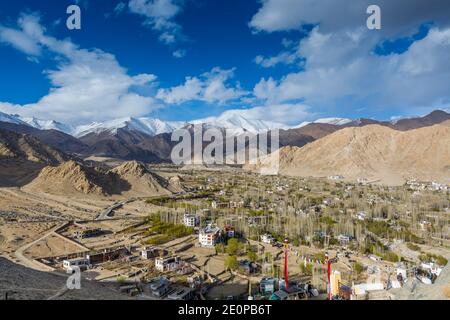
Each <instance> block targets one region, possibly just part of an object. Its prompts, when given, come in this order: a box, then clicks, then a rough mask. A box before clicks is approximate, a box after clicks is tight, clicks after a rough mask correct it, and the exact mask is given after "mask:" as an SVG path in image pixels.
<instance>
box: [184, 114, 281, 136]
mask: <svg viewBox="0 0 450 320" xmlns="http://www.w3.org/2000/svg"><path fill="white" fill-rule="evenodd" d="M190 123H191V124H201V123H203V124H204V125H205V126H206V127H207V128H218V129H226V130H227V132H228V133H230V134H231V135H240V134H243V133H244V132H251V133H255V134H257V133H263V132H267V131H270V130H273V129H288V128H289V127H288V126H286V125H285V124H282V123H277V122H271V121H264V120H255V119H247V118H245V117H243V116H241V115H239V114H236V113H224V114H222V115H221V116H219V117H217V118H215V117H210V118H205V119H199V120H194V121H190Z"/></svg>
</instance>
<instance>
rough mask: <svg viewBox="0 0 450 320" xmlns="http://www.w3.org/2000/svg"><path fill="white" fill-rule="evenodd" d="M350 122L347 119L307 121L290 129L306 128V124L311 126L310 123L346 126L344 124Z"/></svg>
mask: <svg viewBox="0 0 450 320" xmlns="http://www.w3.org/2000/svg"><path fill="white" fill-rule="evenodd" d="M352 121H353V120H351V119H347V118H321V119H317V120H315V121H312V122H307V121H305V122H302V123H300V124H299V125H298V126H295V127H292V128H301V127H304V126H306V125H308V124H311V123H325V124H333V125H336V126H343V125H346V124H348V123H350V122H352Z"/></svg>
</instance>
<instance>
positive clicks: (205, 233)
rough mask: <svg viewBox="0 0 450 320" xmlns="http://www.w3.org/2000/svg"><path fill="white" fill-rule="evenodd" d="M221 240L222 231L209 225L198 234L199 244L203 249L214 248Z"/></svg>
mask: <svg viewBox="0 0 450 320" xmlns="http://www.w3.org/2000/svg"><path fill="white" fill-rule="evenodd" d="M219 238H220V229H219V228H218V227H215V226H213V225H207V226H206V227H205V228H204V229H202V230H200V232H199V233H198V242H199V243H200V245H201V246H202V247H213V246H214V245H215V244H216V243H217V242H218V241H219Z"/></svg>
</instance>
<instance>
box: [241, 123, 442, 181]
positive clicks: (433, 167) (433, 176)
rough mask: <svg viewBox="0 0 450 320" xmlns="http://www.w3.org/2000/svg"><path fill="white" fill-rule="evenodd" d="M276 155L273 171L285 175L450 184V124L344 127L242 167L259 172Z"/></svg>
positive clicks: (284, 148) (282, 149)
mask: <svg viewBox="0 0 450 320" xmlns="http://www.w3.org/2000/svg"><path fill="white" fill-rule="evenodd" d="M278 156H279V159H280V162H279V163H280V171H279V172H280V174H286V175H293V176H316V177H322V176H329V175H342V176H344V177H345V178H347V179H357V178H367V179H369V180H380V181H382V182H384V183H388V184H402V183H403V182H404V181H405V180H407V179H412V178H416V179H423V180H436V181H441V182H444V183H450V125H449V122H444V123H441V124H439V125H434V126H431V127H424V128H420V129H415V130H410V131H404V132H403V131H397V130H393V129H390V128H388V127H384V126H380V125H369V126H364V127H352V128H345V129H342V130H339V131H337V132H335V133H333V134H330V135H328V136H326V137H324V138H322V139H320V140H317V141H315V142H313V143H310V144H308V145H306V146H304V147H302V148H297V147H283V148H281V149H279V150H278V151H276V152H274V153H272V154H271V155H269V156H268V157H267V158H266V159H263V160H262V161H261V163H260V164H259V165H257V166H252V167H247V168H248V169H250V170H254V171H261V169H264V168H266V167H267V164H268V163H270V162H269V161H270V160H271V161H273V160H274V159H276V157H278ZM272 163H273V162H272Z"/></svg>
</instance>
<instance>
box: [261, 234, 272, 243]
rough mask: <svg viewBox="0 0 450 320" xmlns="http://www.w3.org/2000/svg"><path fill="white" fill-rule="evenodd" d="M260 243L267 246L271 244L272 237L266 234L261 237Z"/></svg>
mask: <svg viewBox="0 0 450 320" xmlns="http://www.w3.org/2000/svg"><path fill="white" fill-rule="evenodd" d="M261 241H262V242H264V243H267V244H271V243H272V242H273V237H272V235H270V234H268V233H266V234H263V235H262V236H261Z"/></svg>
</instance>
